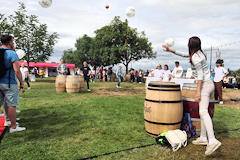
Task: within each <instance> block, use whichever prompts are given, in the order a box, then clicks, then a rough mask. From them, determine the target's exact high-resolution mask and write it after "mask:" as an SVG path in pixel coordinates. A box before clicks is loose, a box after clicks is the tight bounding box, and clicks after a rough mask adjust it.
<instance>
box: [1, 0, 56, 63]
mask: <svg viewBox="0 0 240 160" xmlns="http://www.w3.org/2000/svg"><path fill="white" fill-rule="evenodd" d="M0 18H1V19H0V20H1V21H2V22H3V23H6V25H0V27H1V28H0V30H2V29H4V30H8V33H11V34H13V35H14V40H15V42H16V48H19V49H22V50H24V51H25V53H26V56H25V57H24V59H25V60H26V61H27V63H28V66H29V62H30V61H46V60H48V58H49V57H50V56H51V55H52V53H53V47H54V45H55V44H56V42H57V41H56V40H57V38H58V34H57V33H56V32H54V33H52V34H50V33H48V31H47V25H46V24H41V23H40V22H39V20H38V17H37V16H35V15H28V14H27V10H26V7H25V5H24V3H19V8H18V10H17V11H15V13H14V14H13V15H10V16H9V17H7V18H3V16H2V15H1V16H0ZM6 28H7V29H6Z"/></svg>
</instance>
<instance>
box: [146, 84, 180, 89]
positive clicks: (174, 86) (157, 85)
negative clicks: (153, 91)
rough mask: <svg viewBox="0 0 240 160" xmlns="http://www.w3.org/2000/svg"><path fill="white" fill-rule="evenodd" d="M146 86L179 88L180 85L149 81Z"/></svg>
mask: <svg viewBox="0 0 240 160" xmlns="http://www.w3.org/2000/svg"><path fill="white" fill-rule="evenodd" d="M148 86H150V87H162V88H180V85H159V84H151V83H149V84H148Z"/></svg>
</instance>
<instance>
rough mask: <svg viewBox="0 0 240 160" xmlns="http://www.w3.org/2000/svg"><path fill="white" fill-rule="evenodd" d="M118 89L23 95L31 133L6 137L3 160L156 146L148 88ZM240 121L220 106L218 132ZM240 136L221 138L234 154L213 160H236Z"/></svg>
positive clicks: (151, 150) (139, 152)
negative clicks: (147, 121)
mask: <svg viewBox="0 0 240 160" xmlns="http://www.w3.org/2000/svg"><path fill="white" fill-rule="evenodd" d="M115 85H116V83H104V82H97V83H95V84H91V88H92V92H84V93H78V94H67V93H56V92H55V87H54V80H53V79H46V80H45V81H44V80H38V82H36V83H32V89H31V90H30V91H27V92H26V93H25V94H21V95H20V97H22V98H21V99H20V109H21V111H22V112H21V113H20V114H19V116H18V117H20V118H21V120H20V124H21V126H25V127H27V130H26V131H25V132H19V133H14V134H9V133H7V134H6V135H5V137H4V140H3V141H2V143H1V144H0V159H3V160H5V159H10V160H11V159H13V160H16V159H17V160H21V159H23V160H28V159H29V160H32V159H34V160H38V159H39V160H40V159H50V160H53V159H57V160H58V159H66V160H71V159H80V158H84V157H88V156H93V155H99V154H103V153H106V152H112V151H117V150H121V149H126V148H130V147H135V146H140V145H145V144H151V143H154V141H155V140H154V138H152V137H150V136H148V135H147V134H146V133H145V130H144V122H143V102H144V84H129V83H123V85H122V87H123V88H122V89H116V87H115ZM139 88H142V89H141V90H140V89H139ZM101 93H102V94H101ZM106 93H109V94H106ZM118 94H119V95H118ZM239 115H240V110H237V109H230V108H227V107H219V106H217V107H216V110H215V115H214V127H215V130H216V132H221V131H226V130H232V129H236V128H240V116H239ZM239 133H240V132H239V131H233V132H231V131H229V132H227V133H221V134H217V135H216V136H217V138H218V139H220V140H221V141H223V147H222V148H224V149H226V150H229V151H230V153H228V152H227V153H226V152H225V151H219V152H218V153H216V155H214V156H213V157H210V158H220V159H221V158H225V159H228V158H234V159H238V158H239V157H240V154H239V153H238V148H239V147H240V146H239V143H240V141H239V137H240V136H239ZM224 143H225V144H226V145H225V144H224ZM229 143H231V146H229V145H227V144H229ZM229 147H230V148H229ZM232 148H233V149H232ZM204 149H205V148H204V147H196V146H193V145H191V144H190V145H188V146H187V147H186V148H183V149H181V150H180V151H178V152H172V151H171V150H169V149H167V148H162V147H160V146H151V147H147V148H142V149H134V150H132V151H126V152H121V153H117V154H112V155H108V156H104V157H100V158H99V159H136V160H139V159H152V160H155V159H204V158H205V156H204V155H203V153H204Z"/></svg>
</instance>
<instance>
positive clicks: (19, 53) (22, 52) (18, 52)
mask: <svg viewBox="0 0 240 160" xmlns="http://www.w3.org/2000/svg"><path fill="white" fill-rule="evenodd" d="M16 53H17V55H18V58H19V59H22V58H23V57H24V56H25V55H26V53H25V52H24V51H23V50H22V49H18V50H16Z"/></svg>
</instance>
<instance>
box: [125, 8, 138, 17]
mask: <svg viewBox="0 0 240 160" xmlns="http://www.w3.org/2000/svg"><path fill="white" fill-rule="evenodd" d="M135 14H136V10H135V8H133V7H128V8H127V9H126V15H127V16H128V17H129V18H131V17H134V16H135Z"/></svg>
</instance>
